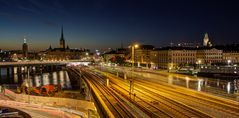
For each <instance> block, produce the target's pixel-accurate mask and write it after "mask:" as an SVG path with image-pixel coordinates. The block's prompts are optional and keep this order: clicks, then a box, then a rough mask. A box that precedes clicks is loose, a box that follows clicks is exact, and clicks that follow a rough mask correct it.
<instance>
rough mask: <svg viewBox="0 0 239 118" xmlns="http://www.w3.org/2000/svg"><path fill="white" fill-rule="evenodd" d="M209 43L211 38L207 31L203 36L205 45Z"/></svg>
mask: <svg viewBox="0 0 239 118" xmlns="http://www.w3.org/2000/svg"><path fill="white" fill-rule="evenodd" d="M208 43H209V38H208V34H207V33H206V34H205V35H204V38H203V46H205V47H206V46H208Z"/></svg>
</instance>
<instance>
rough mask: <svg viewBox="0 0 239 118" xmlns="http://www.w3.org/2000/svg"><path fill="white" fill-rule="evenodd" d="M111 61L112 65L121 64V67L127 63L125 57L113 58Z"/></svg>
mask: <svg viewBox="0 0 239 118" xmlns="http://www.w3.org/2000/svg"><path fill="white" fill-rule="evenodd" d="M110 61H111V62H112V63H116V64H119V65H122V64H124V63H125V58H124V57H121V56H115V57H112V58H111V59H110Z"/></svg>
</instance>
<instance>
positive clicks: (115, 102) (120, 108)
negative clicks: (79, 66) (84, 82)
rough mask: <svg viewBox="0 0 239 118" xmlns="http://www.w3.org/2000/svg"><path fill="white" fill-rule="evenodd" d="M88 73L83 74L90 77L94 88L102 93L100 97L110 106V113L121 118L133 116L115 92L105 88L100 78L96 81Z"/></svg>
mask: <svg viewBox="0 0 239 118" xmlns="http://www.w3.org/2000/svg"><path fill="white" fill-rule="evenodd" d="M88 74H89V73H88ZM88 74H86V75H84V76H88V77H91V79H90V81H91V82H92V84H93V85H94V86H96V88H97V89H98V90H99V91H100V93H102V94H101V97H102V98H104V101H105V102H106V104H107V106H109V107H110V108H111V110H112V113H113V114H114V115H115V117H122V118H127V117H128V118H132V117H135V115H134V114H133V113H130V112H129V111H128V110H127V107H126V106H125V105H124V103H123V101H122V100H121V99H120V98H119V97H118V96H117V95H116V94H114V92H112V90H110V89H108V88H106V86H105V85H103V84H104V81H103V80H102V79H101V80H100V81H101V82H98V81H99V80H96V78H94V77H92V76H90V75H88ZM92 78H93V79H92ZM98 79H99V78H98Z"/></svg>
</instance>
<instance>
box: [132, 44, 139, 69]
mask: <svg viewBox="0 0 239 118" xmlns="http://www.w3.org/2000/svg"><path fill="white" fill-rule="evenodd" d="M131 47H132V69H133V67H134V58H135V54H134V53H135V48H138V47H139V45H138V44H135V45H132V46H131Z"/></svg>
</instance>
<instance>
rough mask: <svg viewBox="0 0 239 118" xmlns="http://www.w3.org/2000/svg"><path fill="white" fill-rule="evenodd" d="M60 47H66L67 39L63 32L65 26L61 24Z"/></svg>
mask: <svg viewBox="0 0 239 118" xmlns="http://www.w3.org/2000/svg"><path fill="white" fill-rule="evenodd" d="M60 48H63V49H65V39H64V34H63V26H61V38H60Z"/></svg>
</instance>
